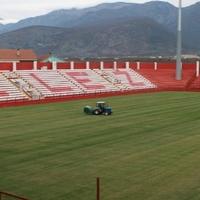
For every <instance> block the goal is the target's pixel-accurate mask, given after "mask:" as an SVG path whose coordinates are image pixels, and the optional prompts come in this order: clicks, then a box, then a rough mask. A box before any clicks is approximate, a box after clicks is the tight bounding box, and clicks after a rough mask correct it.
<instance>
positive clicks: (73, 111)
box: [0, 60, 200, 200]
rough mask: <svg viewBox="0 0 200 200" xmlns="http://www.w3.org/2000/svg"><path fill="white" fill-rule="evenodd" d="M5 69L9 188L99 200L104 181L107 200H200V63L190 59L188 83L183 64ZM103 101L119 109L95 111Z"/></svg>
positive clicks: (4, 149)
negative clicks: (87, 110) (179, 75)
mask: <svg viewBox="0 0 200 200" xmlns="http://www.w3.org/2000/svg"><path fill="white" fill-rule="evenodd" d="M0 68H1V74H0V79H1V82H0V84H1V107H4V108H2V109H1V112H0V115H1V122H0V124H1V125H0V127H1V140H0V144H1V145H0V148H1V151H0V154H1V170H0V177H1V181H0V185H1V190H2V191H9V192H10V191H11V192H13V193H14V194H18V195H22V196H26V197H27V198H29V199H38V200H39V199H41V200H44V199H63V200H64V199H94V198H95V195H96V194H95V192H96V186H95V184H96V183H95V178H96V177H100V178H101V197H102V198H103V199H133V198H134V199H193V197H194V196H195V198H194V199H196V197H197V199H198V196H199V194H198V188H199V175H200V174H199V172H198V167H199V165H200V163H199V159H198V155H199V134H198V133H199V119H200V114H199V113H200V112H199V98H200V95H199V89H200V84H199V81H200V78H199V61H191V62H189V61H185V62H184V63H183V79H182V80H181V81H177V80H176V79H175V73H176V63H175V61H159V62H150V61H148V62H147V61H137V62H136V61H131V60H130V61H129V60H126V61H124V60H101V61H99V60H93V61H80V60H79V61H76V60H72V61H66V62H63V63H40V62H36V61H34V62H32V63H30V62H29V63H28V62H21V63H20V62H19V63H17V64H15V63H14V64H13V62H10V63H8V62H7V63H4V62H2V63H1V64H0ZM97 100H105V101H106V102H108V103H109V104H110V105H111V106H112V107H113V111H114V113H113V115H112V116H109V117H105V116H96V117H95V116H88V115H85V114H84V113H83V107H84V106H85V105H87V104H91V105H93V104H94V103H95V102H96V101H97ZM51 102H54V103H51ZM34 104H37V105H34ZM38 104H41V105H38ZM27 105H29V106H27ZM183 188H184V189H183Z"/></svg>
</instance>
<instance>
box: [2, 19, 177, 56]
mask: <svg viewBox="0 0 200 200" xmlns="http://www.w3.org/2000/svg"><path fill="white" fill-rule="evenodd" d="M175 43H176V42H175V36H174V34H172V33H170V32H169V31H168V30H166V29H165V28H164V27H163V26H161V25H160V24H158V23H156V22H155V21H153V20H150V19H147V18H144V19H135V20H129V21H127V22H126V23H124V21H123V20H122V21H118V22H117V23H115V24H113V23H112V24H107V25H102V26H93V27H87V28H84V27H82V28H71V29H69V28H53V27H44V26H34V27H29V28H24V29H20V30H17V31H13V32H9V33H5V34H2V35H1V37H0V48H33V49H34V50H36V52H37V53H38V54H44V53H47V52H49V51H51V52H53V53H54V54H55V55H58V56H61V57H77V56H78V57H96V56H129V55H155V54H158V53H159V55H164V54H173V53H174V52H175Z"/></svg>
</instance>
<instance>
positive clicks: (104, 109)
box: [84, 101, 112, 116]
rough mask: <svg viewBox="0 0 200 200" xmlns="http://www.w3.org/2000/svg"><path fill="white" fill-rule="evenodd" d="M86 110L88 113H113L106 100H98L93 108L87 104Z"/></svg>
mask: <svg viewBox="0 0 200 200" xmlns="http://www.w3.org/2000/svg"><path fill="white" fill-rule="evenodd" d="M84 112H85V113H86V114H93V115H106V116H107V115H111V114H112V108H111V107H109V106H108V105H107V104H106V102H104V101H98V102H97V103H96V107H95V108H92V107H91V106H85V107H84Z"/></svg>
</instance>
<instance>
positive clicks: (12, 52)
mask: <svg viewBox="0 0 200 200" xmlns="http://www.w3.org/2000/svg"><path fill="white" fill-rule="evenodd" d="M34 60H37V55H36V54H35V52H34V51H33V50H32V49H0V61H34Z"/></svg>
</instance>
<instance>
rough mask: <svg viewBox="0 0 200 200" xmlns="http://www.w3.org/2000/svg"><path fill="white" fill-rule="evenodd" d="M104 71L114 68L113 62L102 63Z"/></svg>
mask: <svg viewBox="0 0 200 200" xmlns="http://www.w3.org/2000/svg"><path fill="white" fill-rule="evenodd" d="M103 66H104V69H113V68H114V62H113V61H104V64H103Z"/></svg>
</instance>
